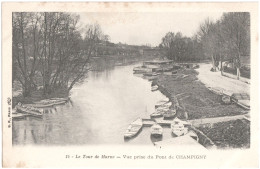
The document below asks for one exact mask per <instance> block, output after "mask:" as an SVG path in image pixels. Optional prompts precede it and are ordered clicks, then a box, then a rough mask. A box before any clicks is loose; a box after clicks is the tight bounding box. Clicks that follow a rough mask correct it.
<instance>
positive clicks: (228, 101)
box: [221, 95, 231, 104]
mask: <svg viewBox="0 0 260 169" xmlns="http://www.w3.org/2000/svg"><path fill="white" fill-rule="evenodd" d="M221 100H222V102H223V103H224V104H230V103H231V99H230V97H229V96H226V95H223V96H222V98H221Z"/></svg>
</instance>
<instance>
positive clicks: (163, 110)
mask: <svg viewBox="0 0 260 169" xmlns="http://www.w3.org/2000/svg"><path fill="white" fill-rule="evenodd" d="M169 109H170V108H169V107H158V108H156V111H162V112H167V111H169Z"/></svg>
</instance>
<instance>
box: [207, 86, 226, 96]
mask: <svg viewBox="0 0 260 169" xmlns="http://www.w3.org/2000/svg"><path fill="white" fill-rule="evenodd" d="M208 89H209V90H210V91H211V92H213V93H215V94H217V95H223V89H221V88H219V87H208Z"/></svg>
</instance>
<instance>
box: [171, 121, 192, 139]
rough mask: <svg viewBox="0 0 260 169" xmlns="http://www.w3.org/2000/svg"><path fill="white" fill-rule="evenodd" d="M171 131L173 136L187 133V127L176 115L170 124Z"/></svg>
mask: <svg viewBox="0 0 260 169" xmlns="http://www.w3.org/2000/svg"><path fill="white" fill-rule="evenodd" d="M171 131H172V133H173V134H174V135H175V136H177V137H179V136H182V135H185V134H187V133H188V128H187V127H184V124H183V122H182V120H180V119H178V118H177V117H176V118H175V119H174V120H173V122H172V124H171Z"/></svg>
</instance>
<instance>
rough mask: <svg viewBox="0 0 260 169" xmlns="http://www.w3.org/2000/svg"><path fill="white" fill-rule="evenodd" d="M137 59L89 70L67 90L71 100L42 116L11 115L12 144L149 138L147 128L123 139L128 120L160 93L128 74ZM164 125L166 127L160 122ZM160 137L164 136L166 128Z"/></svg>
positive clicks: (150, 107)
mask: <svg viewBox="0 0 260 169" xmlns="http://www.w3.org/2000/svg"><path fill="white" fill-rule="evenodd" d="M137 65H140V63H139V64H134V65H128V66H117V67H112V68H111V67H110V68H108V69H103V70H100V71H91V72H89V75H88V77H87V78H86V79H85V81H83V82H82V83H81V84H79V85H77V86H75V87H74V88H73V89H72V91H71V96H70V97H71V102H69V103H67V104H65V105H60V106H57V107H56V108H52V109H49V110H46V111H45V112H46V113H45V114H44V115H43V118H42V119H38V118H34V117H26V119H21V120H15V121H13V144H14V145H24V144H27V145H28V144H36V145H82V144H87V145H88V144H152V139H151V138H150V128H149V127H145V128H143V129H142V131H141V132H140V133H139V135H138V136H137V137H135V138H133V139H130V140H124V136H123V135H124V132H125V130H126V129H127V127H128V125H129V124H130V123H131V122H132V121H134V120H135V119H136V118H138V117H142V118H149V115H150V114H151V113H152V112H154V110H155V108H154V105H155V104H156V103H157V102H158V101H159V100H161V99H164V98H165V96H164V95H163V94H162V93H161V92H160V91H155V92H152V91H151V82H149V81H148V80H145V79H143V78H141V77H138V76H135V75H134V74H133V68H134V67H135V66H137ZM164 130H170V129H169V128H165V129H164ZM167 133H168V134H164V136H163V139H165V138H170V137H171V135H170V132H167Z"/></svg>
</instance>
